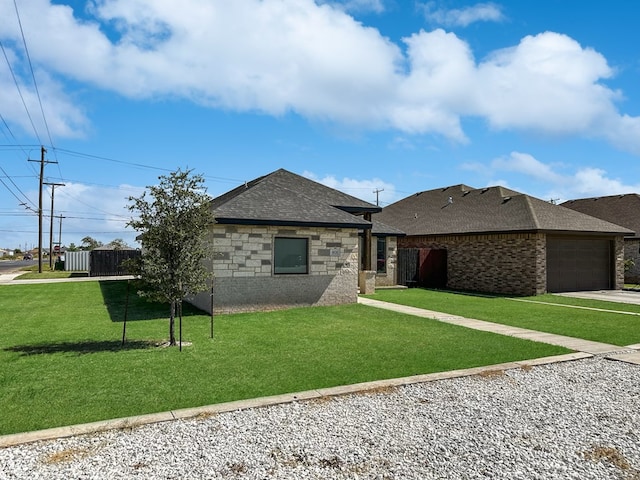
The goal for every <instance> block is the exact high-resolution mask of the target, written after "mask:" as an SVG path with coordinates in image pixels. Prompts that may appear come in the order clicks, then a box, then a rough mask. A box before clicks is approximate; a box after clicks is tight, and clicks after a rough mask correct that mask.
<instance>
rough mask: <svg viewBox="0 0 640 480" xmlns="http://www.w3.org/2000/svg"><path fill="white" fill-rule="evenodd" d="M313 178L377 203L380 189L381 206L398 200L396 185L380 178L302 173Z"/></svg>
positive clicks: (366, 200) (328, 185)
mask: <svg viewBox="0 0 640 480" xmlns="http://www.w3.org/2000/svg"><path fill="white" fill-rule="evenodd" d="M302 175H303V176H304V177H307V178H309V179H311V180H314V181H316V182H318V183H321V184H322V185H326V186H327V187H331V188H335V189H336V190H339V191H341V192H344V193H347V194H349V195H352V196H354V197H356V198H360V199H362V200H364V201H365V202H369V203H373V204H375V203H376V193H375V192H376V190H378V194H377V196H378V201H379V202H380V206H385V205H388V204H389V203H392V202H395V201H396V200H398V198H397V194H396V187H395V185H393V184H392V183H389V182H385V181H384V180H381V179H379V178H372V179H363V180H357V179H354V178H348V177H345V178H342V179H338V178H336V177H335V176H333V175H325V176H324V177H319V176H318V175H316V174H315V173H313V172H308V171H305V172H304V173H303V174H302Z"/></svg>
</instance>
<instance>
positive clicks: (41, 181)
mask: <svg viewBox="0 0 640 480" xmlns="http://www.w3.org/2000/svg"><path fill="white" fill-rule="evenodd" d="M45 153H47V150H46V149H45V148H44V147H40V160H31V159H29V161H30V162H40V192H39V194H38V273H42V185H43V183H44V164H45V163H57V162H49V161H45V159H44V154H45Z"/></svg>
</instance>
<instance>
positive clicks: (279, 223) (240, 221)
mask: <svg viewBox="0 0 640 480" xmlns="http://www.w3.org/2000/svg"><path fill="white" fill-rule="evenodd" d="M216 223H217V224H220V225H261V226H262V225H271V226H275V227H320V228H356V229H361V230H370V229H371V226H372V225H371V223H368V222H366V223H365V222H362V223H356V222H353V223H352V222H345V223H339V222H305V221H302V220H265V219H252V218H216Z"/></svg>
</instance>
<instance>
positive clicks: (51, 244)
mask: <svg viewBox="0 0 640 480" xmlns="http://www.w3.org/2000/svg"><path fill="white" fill-rule="evenodd" d="M44 185H49V186H50V187H51V222H50V223H49V270H53V196H54V194H55V192H56V187H64V186H65V184H64V183H48V182H45V183H44Z"/></svg>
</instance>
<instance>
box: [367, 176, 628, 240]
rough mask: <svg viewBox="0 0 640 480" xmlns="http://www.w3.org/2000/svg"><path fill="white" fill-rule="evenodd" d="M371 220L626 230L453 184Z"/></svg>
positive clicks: (436, 228)
mask: <svg viewBox="0 0 640 480" xmlns="http://www.w3.org/2000/svg"><path fill="white" fill-rule="evenodd" d="M375 219H376V220H379V221H382V222H384V223H387V224H389V225H393V226H395V227H396V228H399V229H400V230H403V231H404V232H405V233H406V234H407V235H449V234H475V233H499V232H557V233H561V232H564V233H578V232H580V233H594V234H599V233H606V234H622V235H628V234H630V233H632V232H631V231H630V230H628V229H626V228H623V227H620V226H619V225H614V224H612V223H609V222H606V221H604V220H600V219H598V218H594V217H591V216H589V215H585V214H583V213H580V212H576V211H574V210H571V209H568V208H565V207H561V206H559V205H553V204H551V203H549V202H546V201H544V200H540V199H538V198H535V197H531V196H529V195H525V194H522V193H519V192H516V191H514V190H510V189H508V188H504V187H488V188H481V189H473V188H471V187H468V186H467V185H455V186H451V187H446V188H440V189H436V190H428V191H425V192H419V193H416V194H414V195H411V196H409V197H407V198H405V199H403V200H400V201H398V202H396V203H393V204H391V205H389V206H388V207H385V208H384V209H383V210H382V212H381V213H379V214H376V215H375Z"/></svg>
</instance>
